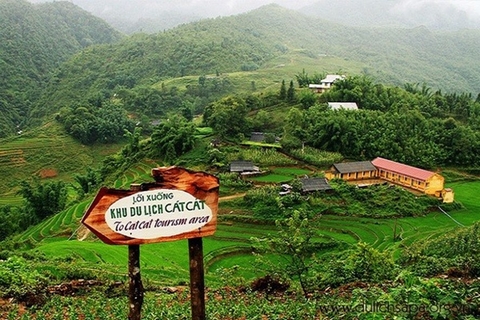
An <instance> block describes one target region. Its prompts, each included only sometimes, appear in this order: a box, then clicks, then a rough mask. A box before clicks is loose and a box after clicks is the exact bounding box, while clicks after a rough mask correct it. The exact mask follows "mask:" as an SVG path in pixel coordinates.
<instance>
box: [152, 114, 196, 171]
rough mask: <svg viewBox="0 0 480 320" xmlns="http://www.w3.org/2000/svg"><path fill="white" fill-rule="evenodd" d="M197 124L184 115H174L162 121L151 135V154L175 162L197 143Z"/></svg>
mask: <svg viewBox="0 0 480 320" xmlns="http://www.w3.org/2000/svg"><path fill="white" fill-rule="evenodd" d="M195 130H196V129H195V125H194V124H193V123H191V122H188V121H187V120H186V119H185V118H184V117H183V116H180V115H173V116H171V117H169V118H168V119H166V120H164V121H162V122H161V123H160V124H159V125H158V126H157V127H156V128H155V129H154V131H153V133H152V137H151V139H152V140H151V154H152V156H154V157H158V156H160V157H162V158H163V159H165V161H167V162H173V161H174V160H175V159H176V158H178V157H179V156H181V155H182V154H184V153H186V152H188V151H190V150H191V149H192V148H193V146H194V145H195Z"/></svg>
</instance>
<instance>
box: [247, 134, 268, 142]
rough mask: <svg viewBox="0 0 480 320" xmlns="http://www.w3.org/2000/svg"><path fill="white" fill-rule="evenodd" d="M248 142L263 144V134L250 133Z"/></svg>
mask: <svg viewBox="0 0 480 320" xmlns="http://www.w3.org/2000/svg"><path fill="white" fill-rule="evenodd" d="M250 141H253V142H264V141H265V134H264V133H263V132H252V133H251V134H250Z"/></svg>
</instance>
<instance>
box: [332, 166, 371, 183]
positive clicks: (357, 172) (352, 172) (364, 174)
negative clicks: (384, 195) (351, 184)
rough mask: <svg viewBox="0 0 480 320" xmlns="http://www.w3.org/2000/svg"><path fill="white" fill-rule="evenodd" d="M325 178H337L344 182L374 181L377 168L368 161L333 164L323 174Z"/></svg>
mask: <svg viewBox="0 0 480 320" xmlns="http://www.w3.org/2000/svg"><path fill="white" fill-rule="evenodd" d="M325 177H326V178H327V179H328V180H331V179H335V178H337V179H343V180H346V181H352V180H361V179H374V178H376V177H377V168H375V166H374V165H373V164H372V163H371V162H370V161H356V162H343V163H334V164H333V165H332V167H331V168H330V170H328V171H326V172H325Z"/></svg>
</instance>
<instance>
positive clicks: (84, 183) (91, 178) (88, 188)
mask: <svg viewBox="0 0 480 320" xmlns="http://www.w3.org/2000/svg"><path fill="white" fill-rule="evenodd" d="M73 178H74V179H75V181H76V182H77V183H78V185H79V188H80V190H81V191H82V192H83V193H84V194H88V193H90V192H92V191H93V190H94V189H96V188H97V186H98V185H99V184H100V182H101V176H100V173H99V172H98V171H97V170H95V169H92V168H91V167H87V172H86V173H85V174H84V175H80V174H75V175H74V176H73Z"/></svg>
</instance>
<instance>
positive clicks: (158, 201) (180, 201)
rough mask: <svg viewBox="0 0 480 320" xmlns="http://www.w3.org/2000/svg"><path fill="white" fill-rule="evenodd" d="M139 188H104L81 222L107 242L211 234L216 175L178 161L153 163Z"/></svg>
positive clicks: (215, 214)
mask: <svg viewBox="0 0 480 320" xmlns="http://www.w3.org/2000/svg"><path fill="white" fill-rule="evenodd" d="M152 176H153V177H154V179H155V182H153V183H146V184H142V185H140V186H139V190H116V189H108V188H102V189H100V191H99V192H98V193H97V195H96V197H95V199H94V200H93V202H92V204H91V205H90V207H89V208H88V210H87V212H86V213H85V215H84V217H83V219H82V223H83V224H84V225H85V226H86V227H87V228H88V229H90V231H92V232H93V233H94V234H95V235H96V236H97V237H98V238H100V239H101V240H102V241H103V242H105V243H108V244H120V245H133V244H146V243H154V242H162V241H173V240H180V239H191V238H200V237H204V236H209V235H213V233H214V232H215V230H216V225H217V211H218V190H219V183H218V178H217V177H215V176H213V175H210V174H207V173H204V172H194V171H190V170H188V169H184V168H179V167H168V168H155V169H152Z"/></svg>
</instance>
